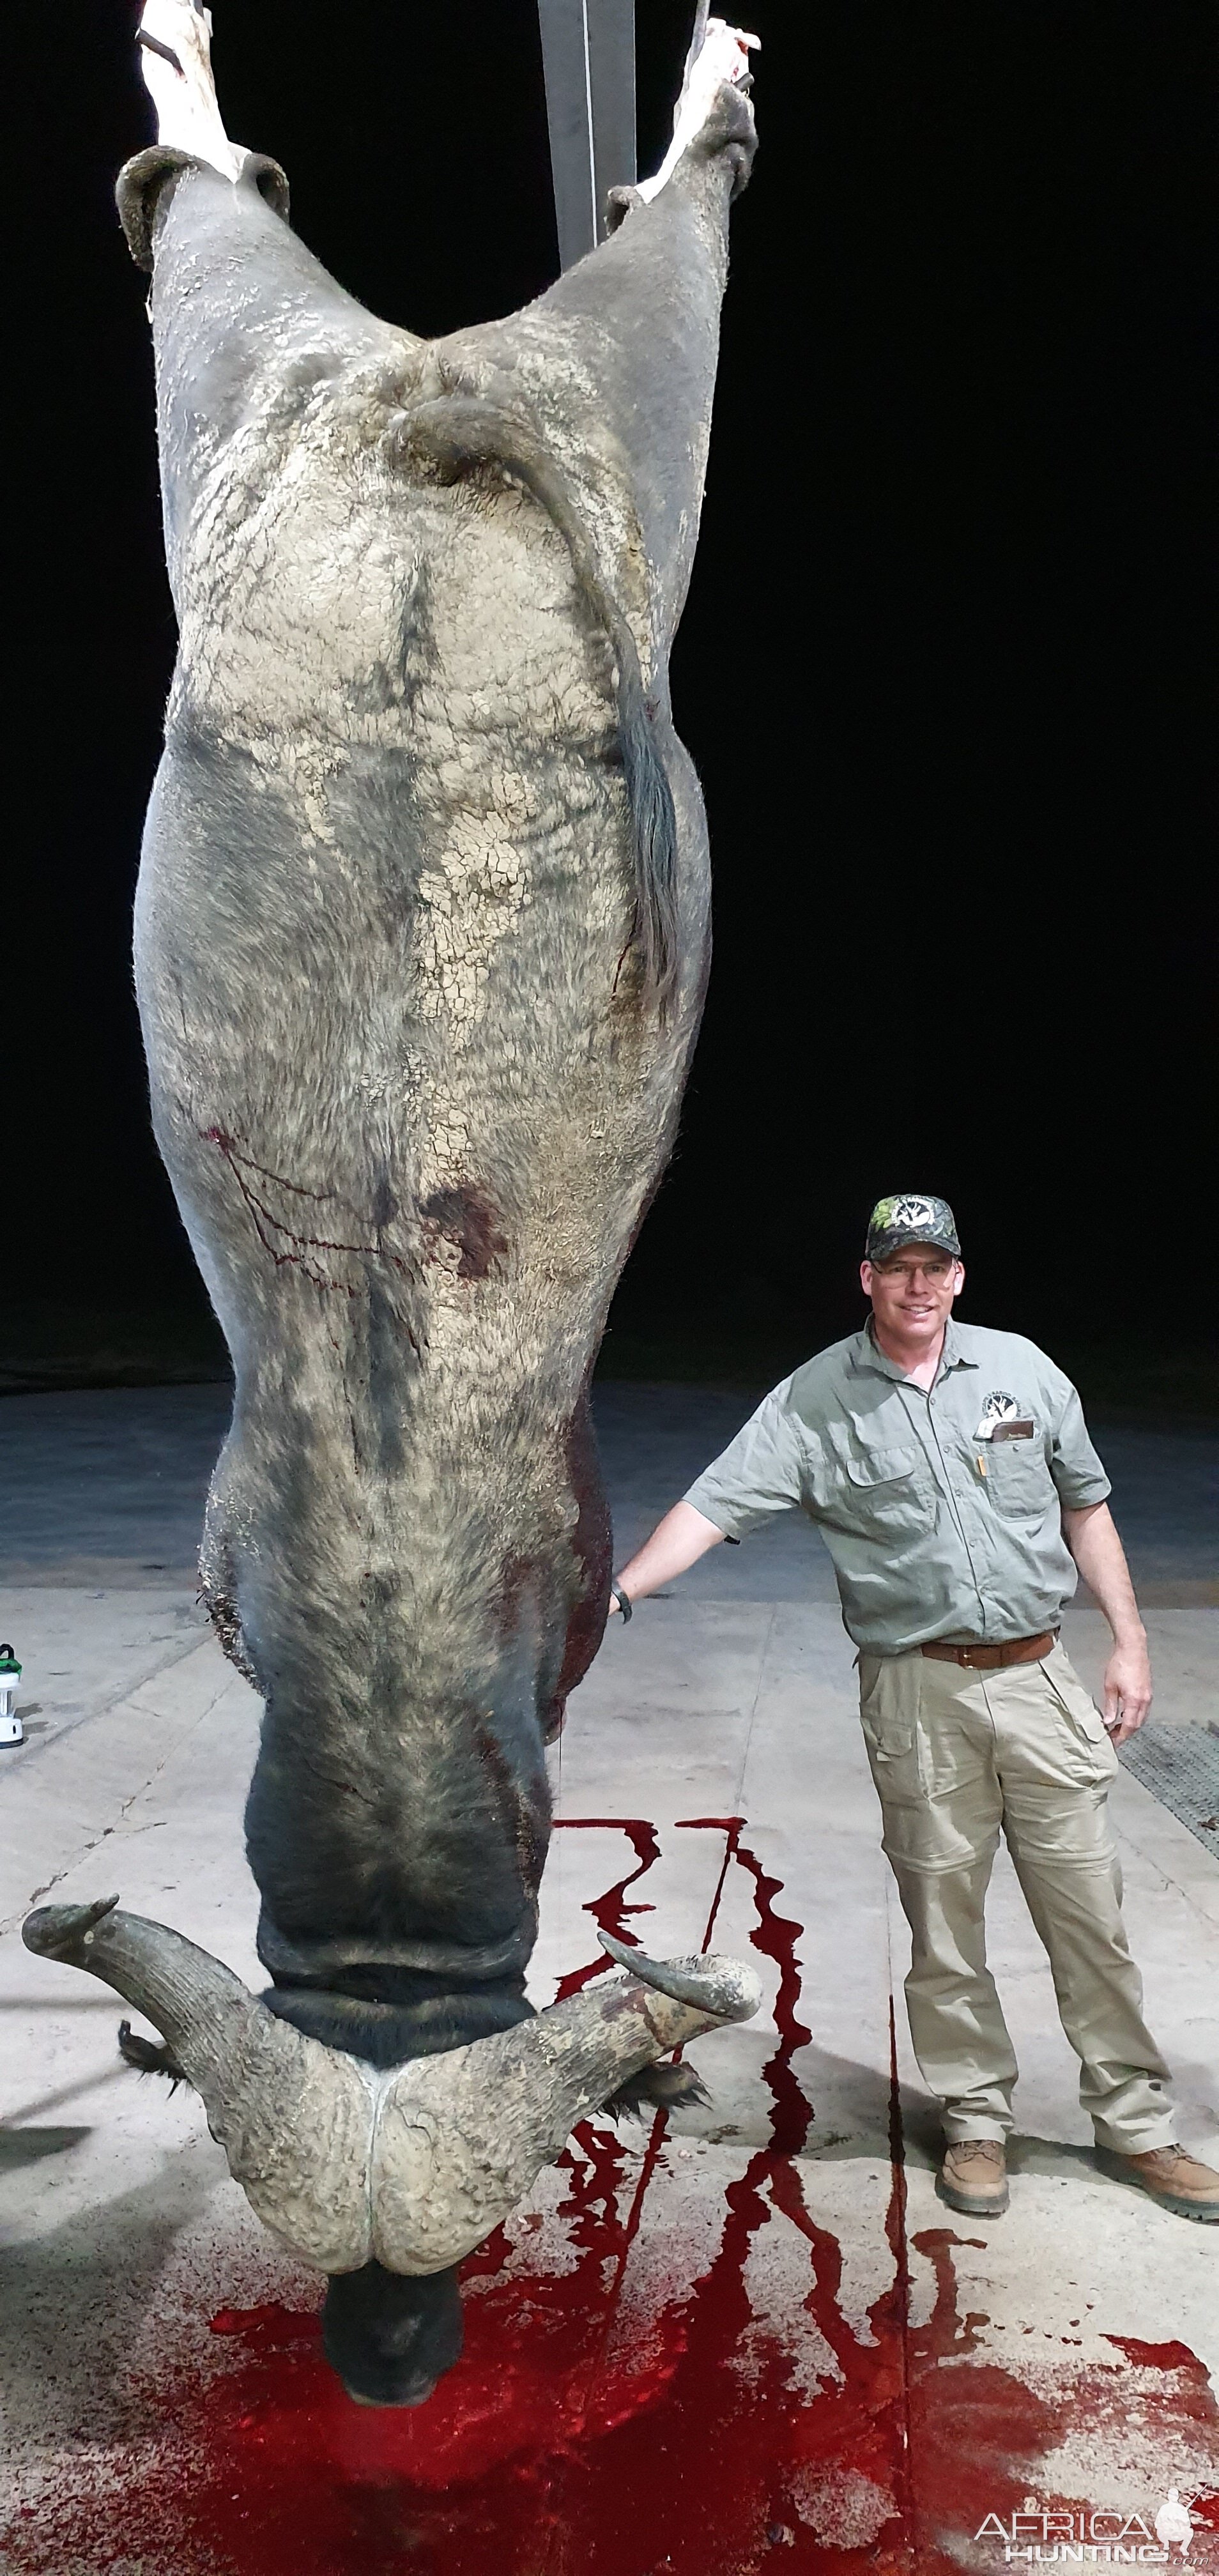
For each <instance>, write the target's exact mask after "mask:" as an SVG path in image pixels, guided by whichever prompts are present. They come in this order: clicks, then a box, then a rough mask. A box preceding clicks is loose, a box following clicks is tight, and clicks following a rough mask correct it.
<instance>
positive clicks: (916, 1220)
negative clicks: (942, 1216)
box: [889, 1199, 935, 1225]
mask: <svg viewBox="0 0 1219 2576" xmlns="http://www.w3.org/2000/svg"><path fill="white" fill-rule="evenodd" d="M889 1223H890V1225H934V1224H935V1209H934V1208H933V1206H932V1204H931V1201H930V1199H895V1200H894V1202H893V1209H892V1213H891V1215H890V1218H889Z"/></svg>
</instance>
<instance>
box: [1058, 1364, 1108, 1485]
mask: <svg viewBox="0 0 1219 2576" xmlns="http://www.w3.org/2000/svg"><path fill="white" fill-rule="evenodd" d="M1050 1392H1051V1395H1052V1398H1053V1403H1052V1410H1051V1424H1050V1461H1049V1464H1050V1474H1051V1475H1052V1477H1053V1479H1054V1483H1055V1485H1056V1487H1057V1489H1058V1499H1059V1502H1060V1503H1062V1504H1064V1505H1065V1506H1066V1509H1067V1510H1068V1511H1069V1512H1078V1511H1083V1510H1084V1509H1085V1508H1086V1506H1087V1505H1088V1504H1089V1503H1105V1502H1107V1501H1108V1499H1109V1496H1110V1494H1111V1493H1112V1491H1113V1487H1112V1485H1111V1484H1110V1482H1109V1479H1108V1477H1107V1475H1106V1474H1105V1470H1104V1468H1103V1467H1102V1465H1101V1462H1100V1459H1099V1458H1098V1456H1097V1454H1096V1451H1095V1449H1094V1448H1093V1446H1092V1442H1091V1440H1090V1439H1089V1437H1088V1426H1087V1424H1086V1422H1085V1421H1084V1409H1083V1406H1082V1404H1081V1403H1080V1400H1079V1397H1078V1395H1077V1394H1076V1392H1075V1389H1074V1387H1073V1386H1072V1384H1071V1381H1070V1378H1068V1377H1064V1376H1063V1375H1062V1372H1061V1370H1060V1369H1053V1370H1052V1372H1051V1378H1050Z"/></svg>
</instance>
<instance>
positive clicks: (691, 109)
mask: <svg viewBox="0 0 1219 2576" xmlns="http://www.w3.org/2000/svg"><path fill="white" fill-rule="evenodd" d="M758 41H759V40H758V38H757V37H756V36H747V35H746V34H745V32H744V30H743V28H741V27H730V26H729V25H728V23H727V21H726V20H725V19H723V18H709V19H708V20H707V26H706V31H705V33H704V36H703V41H702V44H701V45H700V47H699V50H698V52H697V53H696V54H692V55H691V57H690V60H689V62H688V63H687V65H686V73H685V78H684V80H683V82H682V85H681V97H680V98H679V99H678V102H677V105H676V107H675V108H674V111H673V140H672V142H671V144H670V145H669V149H668V151H667V152H666V154H665V157H664V159H663V161H662V162H661V165H660V168H659V170H658V171H657V172H656V175H655V177H654V178H652V179H641V180H640V182H639V185H638V188H637V189H636V191H635V193H636V195H637V196H640V197H642V198H643V200H644V202H645V204H650V202H651V200H652V198H653V197H656V196H658V195H659V194H660V191H661V189H662V188H663V187H664V186H665V185H666V184H667V182H668V181H669V180H670V179H671V178H672V176H673V173H674V171H675V169H676V168H677V164H678V162H679V161H680V160H681V158H682V155H683V153H685V152H689V151H692V150H693V149H694V147H695V146H696V144H697V142H698V138H699V136H700V134H701V133H702V132H703V129H704V127H705V126H706V125H707V124H708V123H709V121H710V119H711V118H712V117H713V116H714V114H715V110H716V104H717V101H718V97H719V92H720V90H721V88H722V87H723V86H724V84H725V83H727V84H728V85H729V86H730V87H732V88H735V89H743V90H748V88H749V87H750V73H749V56H750V53H751V51H755V50H756V48H757V45H758Z"/></svg>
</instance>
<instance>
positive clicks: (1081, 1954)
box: [859, 1645, 1174, 2155]
mask: <svg viewBox="0 0 1219 2576" xmlns="http://www.w3.org/2000/svg"><path fill="white" fill-rule="evenodd" d="M859 1682H860V1716H861V1718H862V1720H863V1731H864V1738H865V1741H866V1744H867V1748H868V1759H869V1761H870V1763H871V1765H872V1777H873V1779H874V1780H875V1782H876V1786H877V1789H878V1791H879V1793H880V1803H881V1807H882V1810H883V1813H884V1848H885V1851H886V1852H887V1854H888V1856H889V1860H890V1861H891V1863H892V1866H893V1873H894V1876H895V1878H896V1880H897V1884H898V1888H899V1890H900V1894H901V1901H902V1905H903V1908H904V1910H905V1914H906V1919H907V1921H908V1923H909V1925H910V1930H911V1933H912V1935H913V1941H914V1955H913V1961H912V1965H911V1969H910V1974H909V1976H908V1977H907V1979H906V2003H907V2007H908V2010H909V2014H910V2035H911V2038H912V2040H913V2042H914V2053H915V2056H916V2057H917V2059H918V2062H919V2066H920V2068H921V2069H922V2073H923V2078H924V2081H925V2082H926V2084H927V2085H928V2086H929V2088H930V2090H931V2091H932V2092H933V2093H935V2094H938V2095H939V2098H940V2100H941V2102H942V2103H943V2106H944V2130H945V2134H946V2136H947V2137H948V2138H949V2139H954V2138H1000V2139H1001V2138H1003V2137H1005V2136H1006V2134H1007V2132H1008V2130H1009V2129H1010V2128H1011V2127H1012V2110H1011V2097H1012V2087H1013V2085H1014V2083H1015V2081H1016V2073H1017V2068H1016V2058H1015V2052H1014V2050H1013V2048H1012V2043H1011V2040H1010V2039H1009V2037H1008V2033H1007V2027H1006V2024H1005V2022H1004V2019H1003V2013H1002V2010H1001V2007H1000V2003H999V1997H998V1995H997V1993H996V1991H995V1982H994V1979H993V1977H992V1976H991V1973H990V1970H989V1968H988V1967H987V1964H986V1930H985V1924H984V1920H983V1908H984V1905H985V1902H986V1890H987V1886H988V1883H989V1880H990V1874H991V1868H992V1866H993V1863H994V1857H995V1853H996V1851H997V1849H998V1844H999V1832H1000V1828H1001V1827H1002V1830H1003V1832H1004V1834H1005V1835H1006V1837H1007V1844H1008V1849H1009V1851H1010V1853H1011V1856H1012V1859H1013V1861H1014V1863H1015V1867H1016V1874H1017V1876H1018V1878H1019V1880H1020V1885H1021V1887H1022V1889H1023V1891H1024V1895H1025V1899H1026V1901H1027V1904H1028V1909H1029V1912H1030V1914H1031V1915H1032V1918H1033V1921H1034V1923H1035V1925H1036V1927H1037V1931H1038V1933H1039V1934H1040V1936H1041V1939H1042V1941H1043V1942H1044V1944H1045V1947H1046V1950H1047V1951H1048V1953H1049V1959H1050V1967H1051V1970H1052V1972H1053V1978H1054V1991H1055V1994H1056V1996H1057V1998H1058V2011H1059V2017H1060V2019H1061V2022H1062V2026H1063V2029H1064V2030H1065V2032H1066V2035H1067V2038H1068V2039H1069V2040H1070V2043H1071V2046H1072V2048H1073V2049H1074V2050H1075V2052H1076V2055H1077V2056H1078V2058H1079V2060H1080V2082H1079V2098H1080V2102H1081V2103H1082V2106H1083V2108H1084V2110H1085V2111H1086V2112H1087V2114H1088V2116H1089V2118H1090V2119H1091V2121H1092V2124H1093V2128H1094V2130H1095V2133H1096V2137H1097V2140H1098V2143H1099V2144H1100V2145H1101V2146H1104V2147H1109V2148H1112V2149H1113V2150H1114V2151H1115V2152H1116V2153H1117V2154H1119V2155H1135V2154H1141V2153H1142V2152H1143V2150H1144V2149H1146V2148H1149V2147H1162V2146H1167V2145H1168V2144H1169V2142H1170V2140H1171V2139H1172V2137H1173V2134H1174V2122H1173V2117H1172V2110H1171V2106H1170V2103H1169V2098H1168V2089H1167V2074H1168V2070H1167V2068H1166V2066H1165V2064H1164V2061H1163V2059H1162V2057H1161V2055H1160V2052H1159V2050H1158V2048H1157V2047H1156V2044H1155V2041H1154V2040H1153V2039H1152V2037H1151V2033H1150V2031H1149V2030H1148V2028H1147V2025H1146V2023H1145V2022H1144V2020H1143V1990H1142V1983H1141V1980H1140V1977H1139V1972H1138V1969H1137V1968H1136V1966H1135V1964H1134V1961H1133V1959H1132V1958H1131V1956H1130V1950H1129V1946H1128V1944H1127V1940H1126V1932H1125V1926H1124V1924H1123V1922H1122V1914H1121V1901H1122V1881H1121V1872H1120V1870H1119V1867H1118V1861H1117V1854H1116V1851H1115V1849H1114V1845H1113V1837H1112V1834H1111V1833H1110V1830H1109V1822H1108V1815H1107V1811H1106V1809H1107V1799H1108V1791H1109V1783H1110V1781H1111V1780H1112V1778H1113V1775H1114V1773H1115V1771H1116V1769H1117V1755H1116V1754H1115V1752H1114V1750H1113V1746H1112V1744H1111V1743H1110V1740H1109V1737H1108V1734H1107V1733H1106V1730H1105V1726H1104V1723H1103V1720H1102V1718H1101V1716H1100V1713H1099V1711H1098V1710H1097V1709H1096V1708H1095V1707H1094V1706H1093V1703H1092V1701H1091V1700H1090V1699H1089V1697H1088V1694H1087V1692H1086V1690H1085V1689H1084V1686H1083V1684H1082V1682H1081V1681H1080V1679H1079V1677H1078V1675H1077V1674H1076V1673H1075V1672H1074V1671H1073V1670H1072V1668H1071V1665H1070V1663H1069V1661H1068V1659H1067V1656H1066V1655H1065V1653H1064V1652H1063V1649H1062V1647H1061V1646H1060V1645H1055V1646H1054V1647H1053V1648H1052V1650H1051V1652H1050V1653H1049V1654H1048V1655H1047V1656H1046V1657H1045V1658H1044V1660H1043V1661H1042V1662H1041V1663H1036V1664H1008V1665H1006V1666H1005V1667H1003V1668H1001V1669H1000V1670H998V1671H996V1672H979V1671H974V1670H971V1669H969V1668H968V1667H967V1666H963V1665H960V1664H951V1663H941V1662H940V1661H939V1660H938V1659H935V1658H932V1657H931V1656H928V1655H922V1654H919V1653H918V1652H917V1651H916V1652H915V1653H913V1654H909V1655H894V1656H880V1655H868V1654H862V1655H861V1656H860V1658H859Z"/></svg>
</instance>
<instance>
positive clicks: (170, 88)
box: [139, 0, 245, 179]
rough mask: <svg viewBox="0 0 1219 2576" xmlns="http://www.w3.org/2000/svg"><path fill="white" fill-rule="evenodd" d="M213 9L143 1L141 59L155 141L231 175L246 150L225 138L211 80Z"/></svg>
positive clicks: (183, 1) (187, 0)
mask: <svg viewBox="0 0 1219 2576" xmlns="http://www.w3.org/2000/svg"><path fill="white" fill-rule="evenodd" d="M211 40H212V14H211V11H210V9H202V8H199V7H197V6H195V0H147V5H146V7H145V10H144V14H143V17H142V18H141V20H140V36H139V43H140V64H141V68H142V70H143V74H144V84H145V87H146V89H147V90H148V93H149V96H150V97H151V99H152V103H153V106H154V107H155V109H156V111H157V141H158V142H159V143H164V144H167V145H168V147H169V149H170V150H171V151H174V152H188V153H189V154H190V156H191V159H192V160H194V161H206V162H208V163H209V164H210V166H211V168H212V169H213V170H219V172H220V174H221V177H222V178H225V179H236V178H237V177H238V175H239V173H240V171H241V166H242V163H243V161H244V159H245V154H244V152H243V151H242V150H241V148H240V146H239V145H238V144H235V143H230V141H229V138H228V136H227V134H226V133H225V130H224V121H223V118H222V117H221V114H220V109H219V107H218V105H217V103H216V84H215V82H214V80H213V79H212V41H211Z"/></svg>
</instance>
